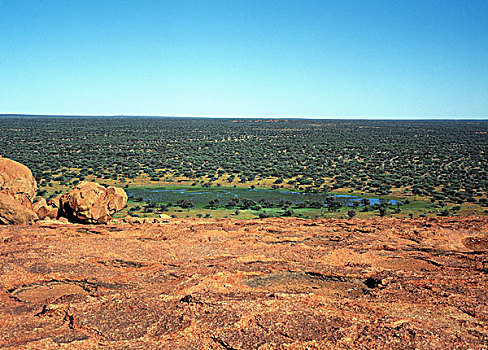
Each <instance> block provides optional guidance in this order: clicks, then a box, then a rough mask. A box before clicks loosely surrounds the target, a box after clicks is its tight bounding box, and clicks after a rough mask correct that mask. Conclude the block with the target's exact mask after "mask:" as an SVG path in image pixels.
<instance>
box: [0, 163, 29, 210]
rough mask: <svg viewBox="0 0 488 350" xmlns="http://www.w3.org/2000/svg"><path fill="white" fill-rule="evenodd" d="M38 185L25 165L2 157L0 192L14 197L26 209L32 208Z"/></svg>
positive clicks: (0, 164)
mask: <svg viewBox="0 0 488 350" xmlns="http://www.w3.org/2000/svg"><path fill="white" fill-rule="evenodd" d="M36 191H37V183H36V179H34V176H33V175H32V172H31V171H30V170H29V168H27V167H26V166H25V165H22V164H20V163H18V162H16V161H14V160H12V159H8V158H3V157H2V156H0V192H4V193H8V194H10V195H11V196H13V197H14V198H15V199H16V200H17V201H18V202H20V203H21V204H22V205H23V206H25V207H26V208H31V206H32V201H33V200H34V198H35V196H36Z"/></svg>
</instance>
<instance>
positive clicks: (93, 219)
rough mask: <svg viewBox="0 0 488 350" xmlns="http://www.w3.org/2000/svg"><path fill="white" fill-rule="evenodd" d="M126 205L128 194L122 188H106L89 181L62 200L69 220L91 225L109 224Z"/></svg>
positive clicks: (64, 213) (82, 183)
mask: <svg viewBox="0 0 488 350" xmlns="http://www.w3.org/2000/svg"><path fill="white" fill-rule="evenodd" d="M126 203H127V194H126V193H125V191H124V190H123V189H122V188H118V187H108V188H105V187H103V186H101V185H99V184H97V183H95V182H87V181H82V182H80V183H79V184H78V185H77V186H76V187H75V188H73V189H72V190H71V191H69V192H68V193H66V194H65V195H63V196H62V197H61V198H60V207H61V210H62V212H63V215H64V216H66V217H67V218H68V220H70V221H72V222H81V223H89V224H102V223H107V222H108V221H109V220H110V219H111V215H112V214H114V213H116V212H118V211H119V210H121V209H123V208H124V206H125V205H126Z"/></svg>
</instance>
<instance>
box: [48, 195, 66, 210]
mask: <svg viewBox="0 0 488 350" xmlns="http://www.w3.org/2000/svg"><path fill="white" fill-rule="evenodd" d="M61 197H63V195H62V194H58V195H57V196H56V197H54V198H51V199H50V200H48V202H47V204H48V205H50V206H51V207H53V208H57V209H60V208H61Z"/></svg>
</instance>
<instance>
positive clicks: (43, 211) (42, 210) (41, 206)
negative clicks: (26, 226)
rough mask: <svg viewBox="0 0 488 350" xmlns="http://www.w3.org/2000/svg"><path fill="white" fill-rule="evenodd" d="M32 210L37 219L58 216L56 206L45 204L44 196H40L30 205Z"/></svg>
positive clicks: (55, 217)
mask: <svg viewBox="0 0 488 350" xmlns="http://www.w3.org/2000/svg"><path fill="white" fill-rule="evenodd" d="M32 210H33V211H34V212H35V213H36V214H37V217H38V218H39V220H44V219H46V218H47V219H57V218H58V208H55V207H52V206H51V205H49V204H47V202H46V200H45V199H44V198H40V199H39V200H38V201H37V202H35V203H34V204H33V205H32Z"/></svg>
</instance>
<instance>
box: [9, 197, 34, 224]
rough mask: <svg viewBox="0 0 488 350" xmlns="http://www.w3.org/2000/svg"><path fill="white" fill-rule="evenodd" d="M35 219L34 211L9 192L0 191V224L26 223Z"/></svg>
mask: <svg viewBox="0 0 488 350" xmlns="http://www.w3.org/2000/svg"><path fill="white" fill-rule="evenodd" d="M35 221H37V215H36V213H34V212H33V211H32V210H30V209H29V208H26V207H25V206H24V205H22V204H21V203H20V202H18V201H17V200H15V198H14V197H12V196H11V195H10V194H7V193H4V192H0V225H28V224H32V223H34V222H35Z"/></svg>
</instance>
